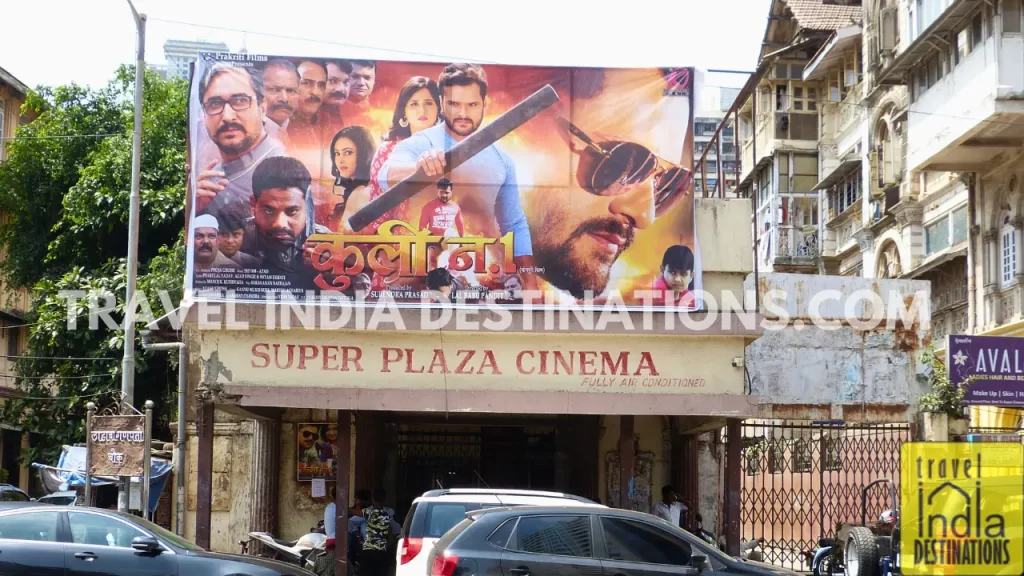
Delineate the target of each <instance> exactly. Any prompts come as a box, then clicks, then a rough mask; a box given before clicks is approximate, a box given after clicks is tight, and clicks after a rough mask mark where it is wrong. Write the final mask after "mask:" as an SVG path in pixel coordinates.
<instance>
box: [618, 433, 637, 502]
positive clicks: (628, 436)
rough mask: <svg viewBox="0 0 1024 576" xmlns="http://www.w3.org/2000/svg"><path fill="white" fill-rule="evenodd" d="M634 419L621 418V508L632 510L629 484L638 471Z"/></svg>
mask: <svg viewBox="0 0 1024 576" xmlns="http://www.w3.org/2000/svg"><path fill="white" fill-rule="evenodd" d="M633 425H634V418H633V417H632V416H619V507H620V508H622V509H623V510H631V509H632V508H633V507H632V505H631V503H630V499H629V484H630V481H631V480H632V479H633V471H634V470H635V469H636V466H635V464H634V459H635V458H636V436H635V435H634V433H633Z"/></svg>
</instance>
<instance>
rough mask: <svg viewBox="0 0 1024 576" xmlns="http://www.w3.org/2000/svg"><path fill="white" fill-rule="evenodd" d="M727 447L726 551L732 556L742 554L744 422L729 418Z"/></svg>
mask: <svg viewBox="0 0 1024 576" xmlns="http://www.w3.org/2000/svg"><path fill="white" fill-rule="evenodd" d="M726 436H727V438H728V443H727V444H726V446H725V551H726V553H727V554H729V555H730V556H739V554H740V492H741V490H742V485H741V483H740V481H741V480H742V474H743V471H742V470H740V464H741V462H740V454H741V451H742V449H743V433H742V421H741V420H738V419H736V418H729V420H728V421H727V422H726Z"/></svg>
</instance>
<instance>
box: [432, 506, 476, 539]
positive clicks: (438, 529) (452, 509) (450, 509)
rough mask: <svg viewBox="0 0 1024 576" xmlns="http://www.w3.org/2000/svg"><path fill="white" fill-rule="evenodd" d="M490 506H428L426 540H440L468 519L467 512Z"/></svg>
mask: <svg viewBox="0 0 1024 576" xmlns="http://www.w3.org/2000/svg"><path fill="white" fill-rule="evenodd" d="M488 507H490V505H489V504H478V503H471V502H436V503H431V504H428V505H427V514H426V517H427V521H426V524H427V526H426V528H427V532H426V534H425V535H423V537H424V538H440V537H441V536H444V534H445V532H447V531H449V530H451V529H452V528H453V527H454V526H455V525H456V524H458V523H459V522H462V521H463V520H465V519H466V512H472V511H473V510H479V509H481V508H488Z"/></svg>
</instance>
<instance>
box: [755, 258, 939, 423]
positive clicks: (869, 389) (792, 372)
mask: <svg viewBox="0 0 1024 576" xmlns="http://www.w3.org/2000/svg"><path fill="white" fill-rule="evenodd" d="M752 282H753V279H752V278H750V279H748V289H752ZM760 284H761V295H762V296H761V297H762V302H764V301H765V299H766V298H770V297H771V294H769V291H772V290H778V291H779V292H778V293H777V294H778V295H782V294H784V295H785V300H784V301H780V300H778V299H777V298H776V299H775V300H774V302H773V303H772V304H771V305H770V306H763V307H762V309H761V310H762V313H763V314H765V317H766V319H768V320H772V321H776V322H779V323H780V325H781V324H783V323H784V324H785V327H784V328H782V329H779V330H766V331H765V333H764V335H763V336H762V337H761V338H759V339H758V340H756V341H755V342H753V343H752V344H750V345H749V346H747V350H746V357H745V362H746V367H747V373H748V376H749V383H750V390H751V394H753V395H755V396H757V397H758V398H759V399H760V402H761V407H760V411H761V415H762V416H763V417H766V418H793V419H813V420H818V419H841V420H847V421H858V420H859V421H872V422H887V421H889V422H909V421H910V417H911V415H912V413H913V412H914V411H915V407H916V404H917V397H918V396H919V395H920V394H921V393H922V392H924V391H925V389H924V387H923V385H922V384H921V382H920V381H919V380H918V374H919V373H920V372H921V370H922V367H921V366H920V363H919V361H918V360H919V356H920V353H921V352H922V351H923V350H924V348H925V347H926V346H927V345H928V344H929V340H928V333H929V326H930V323H929V318H930V317H929V309H930V306H931V303H930V301H931V291H930V284H929V283H928V282H922V281H913V280H869V279H864V278H854V277H842V276H805V275H798V274H771V275H766V276H762V277H761V283H760ZM829 290H832V291H836V293H838V294H842V297H841V298H839V299H837V300H829V299H823V298H822V295H823V294H825V293H826V291H829ZM858 291H866V293H869V294H877V295H878V296H879V297H880V298H881V300H882V301H883V303H884V304H885V305H886V308H885V310H886V313H885V314H884V315H882V316H881V317H882V318H896V317H897V316H898V314H894V313H893V309H892V308H889V306H900V307H904V306H905V307H907V308H908V309H910V310H913V311H914V312H915V313H916V319H915V320H914V321H913V322H911V323H910V324H909V325H904V324H903V323H902V322H893V323H892V326H890V327H887V326H886V322H884V321H883V322H881V325H880V326H878V327H876V328H870V327H868V326H869V323H868V322H867V321H868V320H870V319H871V318H872V315H873V314H872V311H871V309H870V308H871V306H870V304H868V302H869V301H868V300H866V299H865V298H858V297H856V296H855V294H857V293H858ZM859 293H861V294H864V293H865V292H859ZM915 294H916V295H917V297H916V298H914V296H915ZM819 304H820V306H819ZM813 317H819V318H821V319H822V320H825V321H834V322H838V324H837V325H836V329H831V330H822V329H819V328H817V327H814V326H813V325H812V324H811V319H812V318H813ZM905 318H906V319H908V320H909V319H910V318H911V315H909V314H908V315H906V316H905ZM860 322H864V324H860Z"/></svg>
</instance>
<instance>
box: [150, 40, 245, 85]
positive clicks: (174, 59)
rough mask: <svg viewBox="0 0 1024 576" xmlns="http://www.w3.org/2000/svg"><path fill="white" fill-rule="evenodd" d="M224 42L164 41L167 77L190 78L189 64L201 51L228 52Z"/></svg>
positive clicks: (165, 72)
mask: <svg viewBox="0 0 1024 576" xmlns="http://www.w3.org/2000/svg"><path fill="white" fill-rule="evenodd" d="M227 51H228V45H227V44H225V43H223V42H202V41H198V40H168V41H167V42H164V58H166V59H167V67H166V69H163V70H158V71H159V72H162V73H163V74H164V75H165V77H166V78H168V79H170V78H188V67H189V64H191V63H193V62H195V61H196V56H197V55H198V54H199V53H200V52H227Z"/></svg>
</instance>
